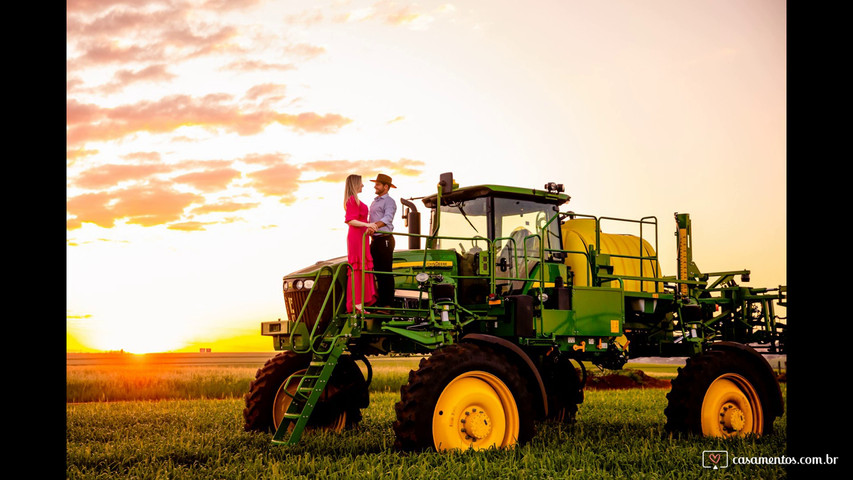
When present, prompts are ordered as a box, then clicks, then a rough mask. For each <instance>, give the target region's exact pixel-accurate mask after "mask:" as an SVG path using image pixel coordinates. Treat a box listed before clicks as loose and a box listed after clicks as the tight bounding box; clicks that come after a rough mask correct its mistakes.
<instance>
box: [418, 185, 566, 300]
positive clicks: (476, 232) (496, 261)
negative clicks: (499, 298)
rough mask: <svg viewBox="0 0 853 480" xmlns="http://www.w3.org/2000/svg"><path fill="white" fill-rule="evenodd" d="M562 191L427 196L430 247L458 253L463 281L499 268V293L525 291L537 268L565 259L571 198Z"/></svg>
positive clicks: (469, 190)
mask: <svg viewBox="0 0 853 480" xmlns="http://www.w3.org/2000/svg"><path fill="white" fill-rule="evenodd" d="M562 190H563V188H562V185H557V184H554V183H549V184H547V185H545V189H543V190H536V189H524V188H514V187H506V186H499V185H477V186H472V187H465V188H455V189H453V188H451V189H449V192H448V193H444V194H442V193H440V192H439V193H437V194H435V195H431V196H428V197H424V198H423V203H424V205H425V206H426V207H427V208H429V209H430V237H429V238H428V240H427V248H429V249H437V250H453V251H455V252H456V254H457V259H458V264H459V275H460V277H471V276H477V275H481V276H489V275H490V274H491V273H492V272H491V270H494V277H495V288H496V290H497V291H498V292H499V293H501V292H503V293H509V292H512V291H516V290H519V289H520V288H522V286H523V284H524V283H525V280H524V279H527V278H529V277H530V275H531V273H532V271H533V269H534V268H535V266H536V265H539V264H540V263H541V262H551V263H561V262H562V261H563V260H564V254H563V253H562V252H561V250H562V241H561V231H560V218H559V215H560V212H559V207H560V205H563V204H564V203H566V202H568V201H569V198H570V197H569V196H568V195H566V194H563V193H561V192H562ZM462 283H470V282H464V281H463V282H462Z"/></svg>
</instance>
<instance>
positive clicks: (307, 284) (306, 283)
mask: <svg viewBox="0 0 853 480" xmlns="http://www.w3.org/2000/svg"><path fill="white" fill-rule="evenodd" d="M302 286H303V287H305V288H308V289H310V288H311V287H313V286H314V280H305V281H304V282H302Z"/></svg>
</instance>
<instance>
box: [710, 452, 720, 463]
mask: <svg viewBox="0 0 853 480" xmlns="http://www.w3.org/2000/svg"><path fill="white" fill-rule="evenodd" d="M708 460H710V461H712V462H714V463H718V462H719V461H720V454H719V453H709V454H708Z"/></svg>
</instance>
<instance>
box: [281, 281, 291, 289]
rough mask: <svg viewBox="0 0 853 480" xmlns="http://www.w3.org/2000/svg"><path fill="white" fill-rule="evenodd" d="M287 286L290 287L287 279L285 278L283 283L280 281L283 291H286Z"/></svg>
mask: <svg viewBox="0 0 853 480" xmlns="http://www.w3.org/2000/svg"><path fill="white" fill-rule="evenodd" d="M289 287H290V282H288V281H287V280H285V281H284V283H282V285H281V288H282V289H283V290H284V291H287V289H288V288H289Z"/></svg>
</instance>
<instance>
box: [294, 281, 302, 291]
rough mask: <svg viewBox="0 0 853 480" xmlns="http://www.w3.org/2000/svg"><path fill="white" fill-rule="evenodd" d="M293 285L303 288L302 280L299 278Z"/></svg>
mask: <svg viewBox="0 0 853 480" xmlns="http://www.w3.org/2000/svg"><path fill="white" fill-rule="evenodd" d="M293 287H294V288H296V289H297V290H299V289H300V288H302V280H297V281H295V282H293Z"/></svg>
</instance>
